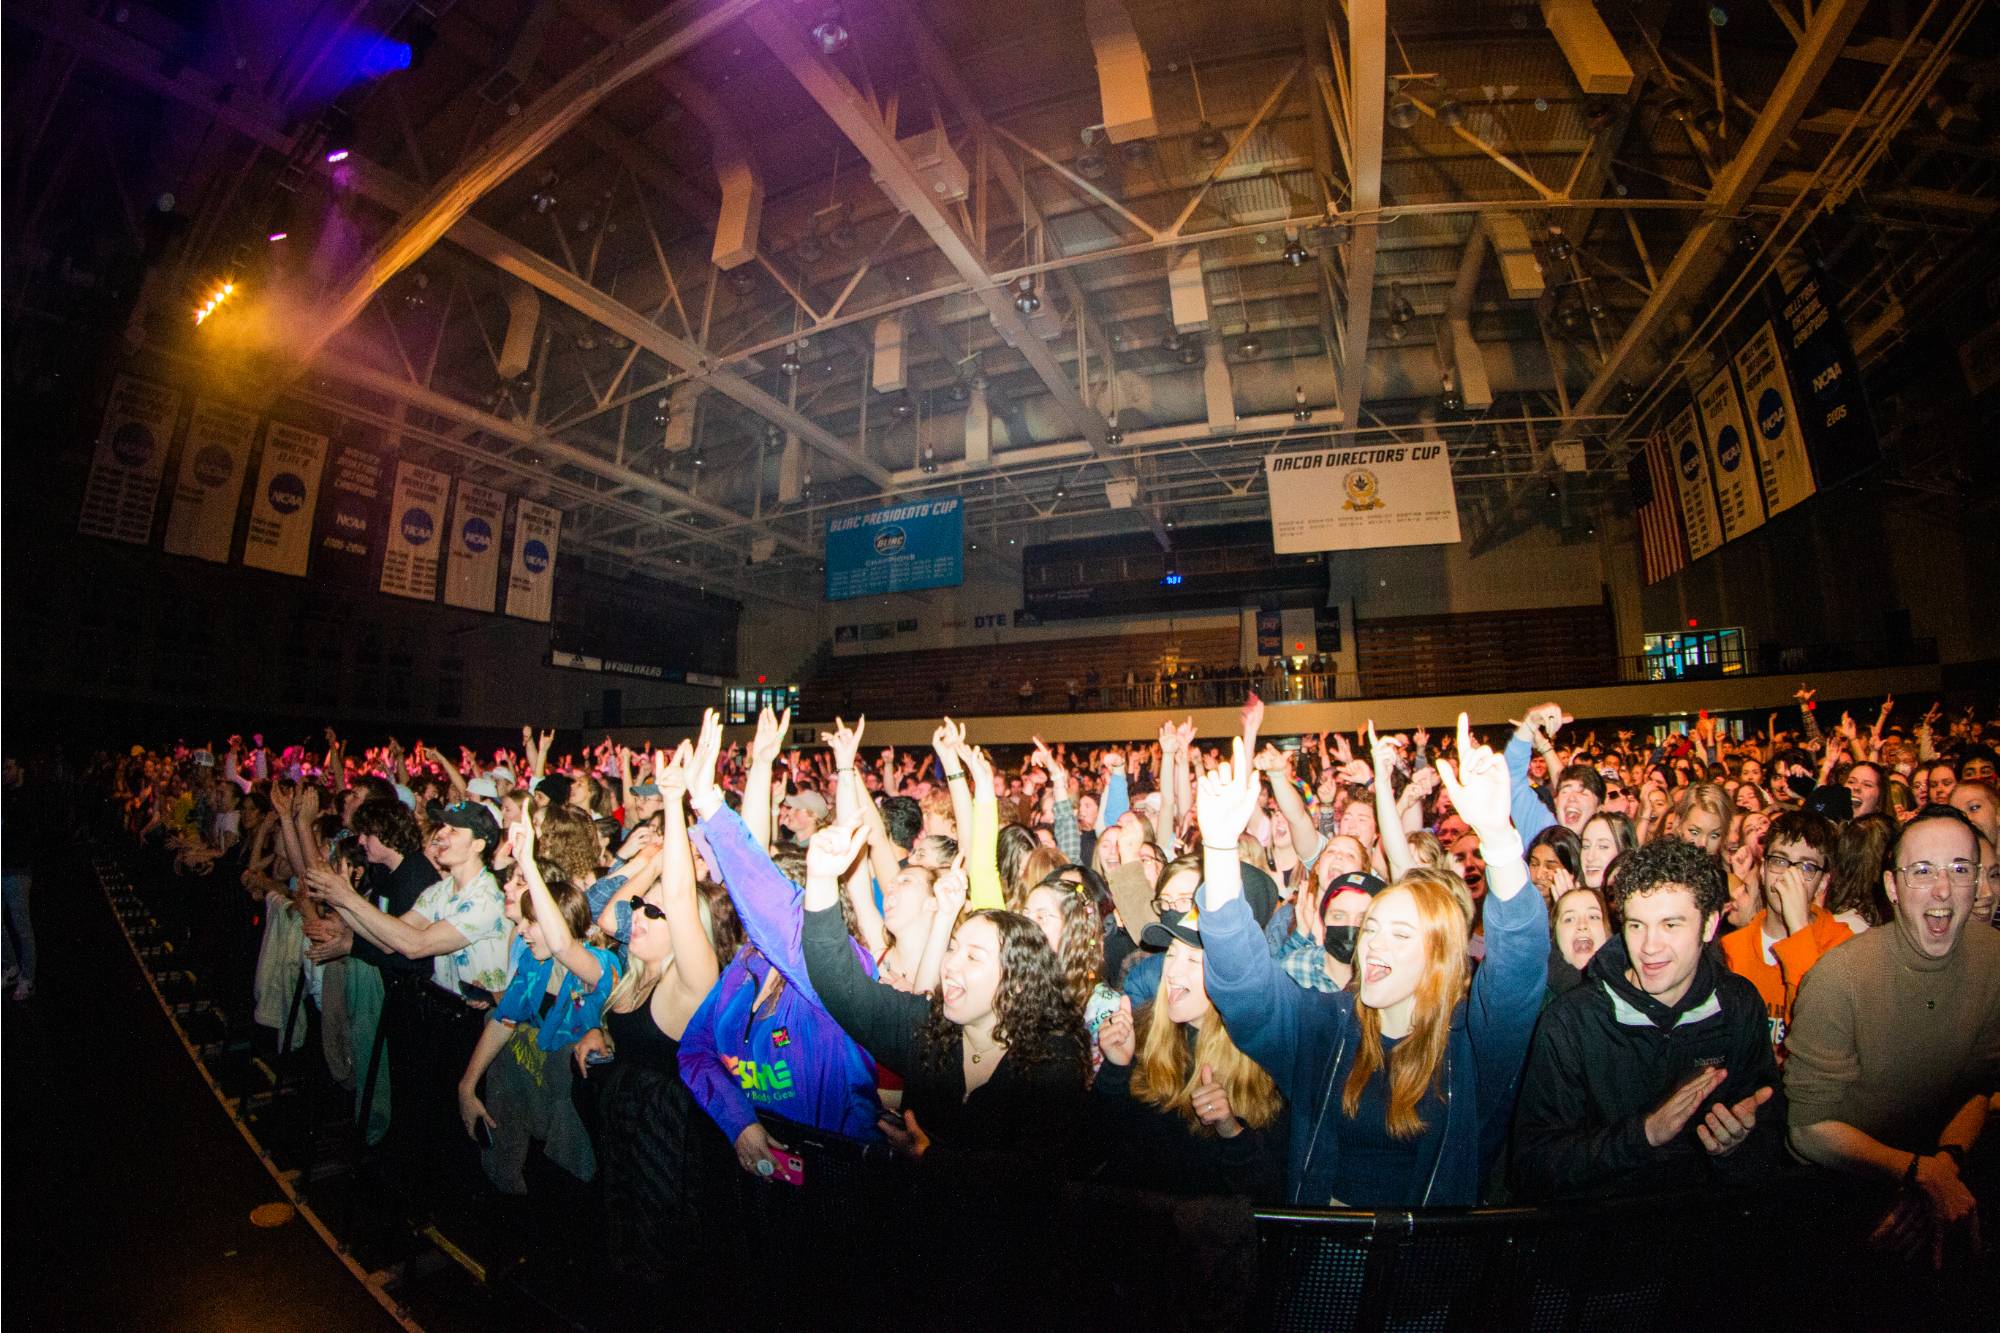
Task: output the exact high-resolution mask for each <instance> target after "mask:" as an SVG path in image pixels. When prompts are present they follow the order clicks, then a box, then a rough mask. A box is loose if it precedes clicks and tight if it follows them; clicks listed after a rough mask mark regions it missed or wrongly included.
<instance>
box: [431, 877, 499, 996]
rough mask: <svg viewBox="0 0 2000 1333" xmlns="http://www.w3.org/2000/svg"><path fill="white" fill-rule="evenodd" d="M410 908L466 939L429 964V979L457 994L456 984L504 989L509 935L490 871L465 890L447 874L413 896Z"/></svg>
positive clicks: (496, 884) (495, 881)
mask: <svg viewBox="0 0 2000 1333" xmlns="http://www.w3.org/2000/svg"><path fill="white" fill-rule="evenodd" d="M415 910H416V911H417V912H418V913H420V914H422V915H423V916H425V917H428V918H429V919H430V920H432V921H446V922H449V923H451V924H452V925H454V926H456V927H458V933H459V934H461V935H463V936H465V947H463V948H461V949H458V950H456V951H455V952H452V953H443V954H439V955H438V956H437V957H435V958H433V959H432V960H431V977H432V979H433V980H435V981H436V982H437V984H438V985H440V986H442V987H444V988H445V989H446V990H448V991H451V992H453V993H456V992H457V991H458V987H459V983H460V982H468V983H470V984H472V985H474V986H478V987H479V988H480V989H482V990H489V991H502V990H505V989H507V972H508V967H507V946H508V944H509V943H510V942H511V940H512V931H511V929H510V926H509V923H508V921H507V916H506V910H507V898H506V895H505V894H503V893H501V891H500V881H499V880H497V879H495V878H493V872H492V871H490V870H482V871H480V872H479V876H478V878H476V879H474V880H473V881H472V882H471V883H470V884H468V885H466V886H465V887H464V888H462V889H461V888H460V887H459V886H458V883H457V881H456V880H454V879H452V877H451V876H450V875H446V876H445V877H444V878H443V879H441V880H439V881H438V882H437V883H435V884H433V885H431V886H430V887H429V888H428V889H425V890H424V891H423V892H422V893H420V894H418V895H417V901H416V907H415Z"/></svg>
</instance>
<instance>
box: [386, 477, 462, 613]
mask: <svg viewBox="0 0 2000 1333" xmlns="http://www.w3.org/2000/svg"><path fill="white" fill-rule="evenodd" d="M450 495H451V475H450V474H449V473H445V472H437V471H434V470H432V469H430V468H427V467H418V466H417V465H416V464H415V463H411V462H408V461H404V462H401V463H398V464H396V498H395V500H394V502H393V503H392V504H391V505H390V506H389V532H388V537H387V540H386V541H385V542H384V543H383V546H382V591H383V592H388V593H394V594H395V595H396V596H398V597H414V598H416V599H417V600H419V601H424V602H428V601H432V600H434V599H435V598H436V597H437V586H438V564H439V554H440V552H442V551H443V549H444V516H445V501H446V500H447V499H448V498H449V497H450Z"/></svg>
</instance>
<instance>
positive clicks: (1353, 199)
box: [1334, 0, 1389, 426]
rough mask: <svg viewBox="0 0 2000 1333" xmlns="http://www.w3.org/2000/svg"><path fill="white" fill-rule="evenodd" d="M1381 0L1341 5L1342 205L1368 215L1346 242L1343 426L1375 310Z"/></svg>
mask: <svg viewBox="0 0 2000 1333" xmlns="http://www.w3.org/2000/svg"><path fill="white" fill-rule="evenodd" d="M1386 8H1387V6H1386V4H1385V0H1353V3H1351V4H1349V5H1348V7H1347V62H1348V68H1349V69H1350V70H1351V71H1352V72H1353V73H1352V77H1351V78H1350V79H1349V81H1348V86H1349V88H1350V89H1351V90H1352V91H1351V94H1350V101H1349V103H1348V118H1349V128H1350V130H1351V140H1350V147H1351V151H1352V153H1353V162H1354V179H1353V181H1352V182H1351V183H1350V184H1351V186H1352V192H1351V196H1350V200H1349V204H1348V207H1349V209H1350V210H1351V211H1353V212H1355V213H1359V214H1361V215H1363V216H1364V217H1369V220H1368V221H1367V222H1363V223H1360V224H1358V225H1356V226H1355V227H1354V228H1353V229H1352V231H1351V233H1350V236H1349V240H1348V243H1347V275H1346V276H1347V312H1346V313H1347V318H1346V323H1345V326H1344V327H1343V329H1342V330H1341V339H1340V381H1339V389H1338V392H1336V394H1335V395H1334V401H1335V402H1337V403H1339V404H1340V411H1341V419H1342V421H1343V423H1344V424H1346V425H1348V426H1355V425H1359V424H1360V422H1361V393H1362V387H1363V385H1365V384H1366V383H1367V379H1368V322H1369V320H1370V319H1371V318H1373V316H1374V313H1375V247H1376V242H1377V240H1378V239H1379V236H1380V232H1381V228H1380V227H1379V226H1378V225H1377V224H1376V222H1375V220H1374V219H1373V218H1372V217H1370V216H1369V215H1371V214H1373V213H1374V212H1375V210H1377V209H1378V208H1380V207H1381V205H1382V118H1383V112H1384V109H1385V101H1386V94H1385V93H1384V91H1383V90H1384V89H1385V88H1386V87H1387V86H1388V60H1387V49H1388V40H1389V19H1388V14H1387V13H1386V12H1385V11H1386Z"/></svg>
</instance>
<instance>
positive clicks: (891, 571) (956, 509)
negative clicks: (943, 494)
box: [826, 495, 965, 602]
mask: <svg viewBox="0 0 2000 1333" xmlns="http://www.w3.org/2000/svg"><path fill="white" fill-rule="evenodd" d="M963 582H965V506H964V504H963V502H962V501H961V500H960V499H959V497H957V496H955V495H954V496H951V497H950V498H948V499H943V500H919V501H916V502H914V503H912V504H902V505H893V506H891V507H890V508H888V509H876V510H872V511H870V512H869V513H866V514H848V515H845V516H844V517H841V518H830V519H828V520H827V523H826V599H827V600H828V601H829V602H838V601H841V600H843V599H845V598H849V597H873V596H875V595H877V594H878V593H889V592H911V591H913V590H915V589H918V588H955V587H957V586H958V585H959V584H961V583H963Z"/></svg>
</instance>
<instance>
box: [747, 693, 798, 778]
mask: <svg viewBox="0 0 2000 1333" xmlns="http://www.w3.org/2000/svg"><path fill="white" fill-rule="evenodd" d="M791 731H792V710H791V709H789V708H787V709H786V710H785V715H784V716H783V717H782V718H780V717H777V716H774V715H773V714H772V712H771V710H770V709H769V708H768V707H765V708H761V709H759V710H757V734H756V735H755V736H753V737H751V739H750V762H751V763H752V764H767V765H768V764H770V763H772V762H774V761H775V760H776V759H777V757H778V752H779V751H780V750H782V749H784V748H785V737H786V736H789V735H790V734H791Z"/></svg>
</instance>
